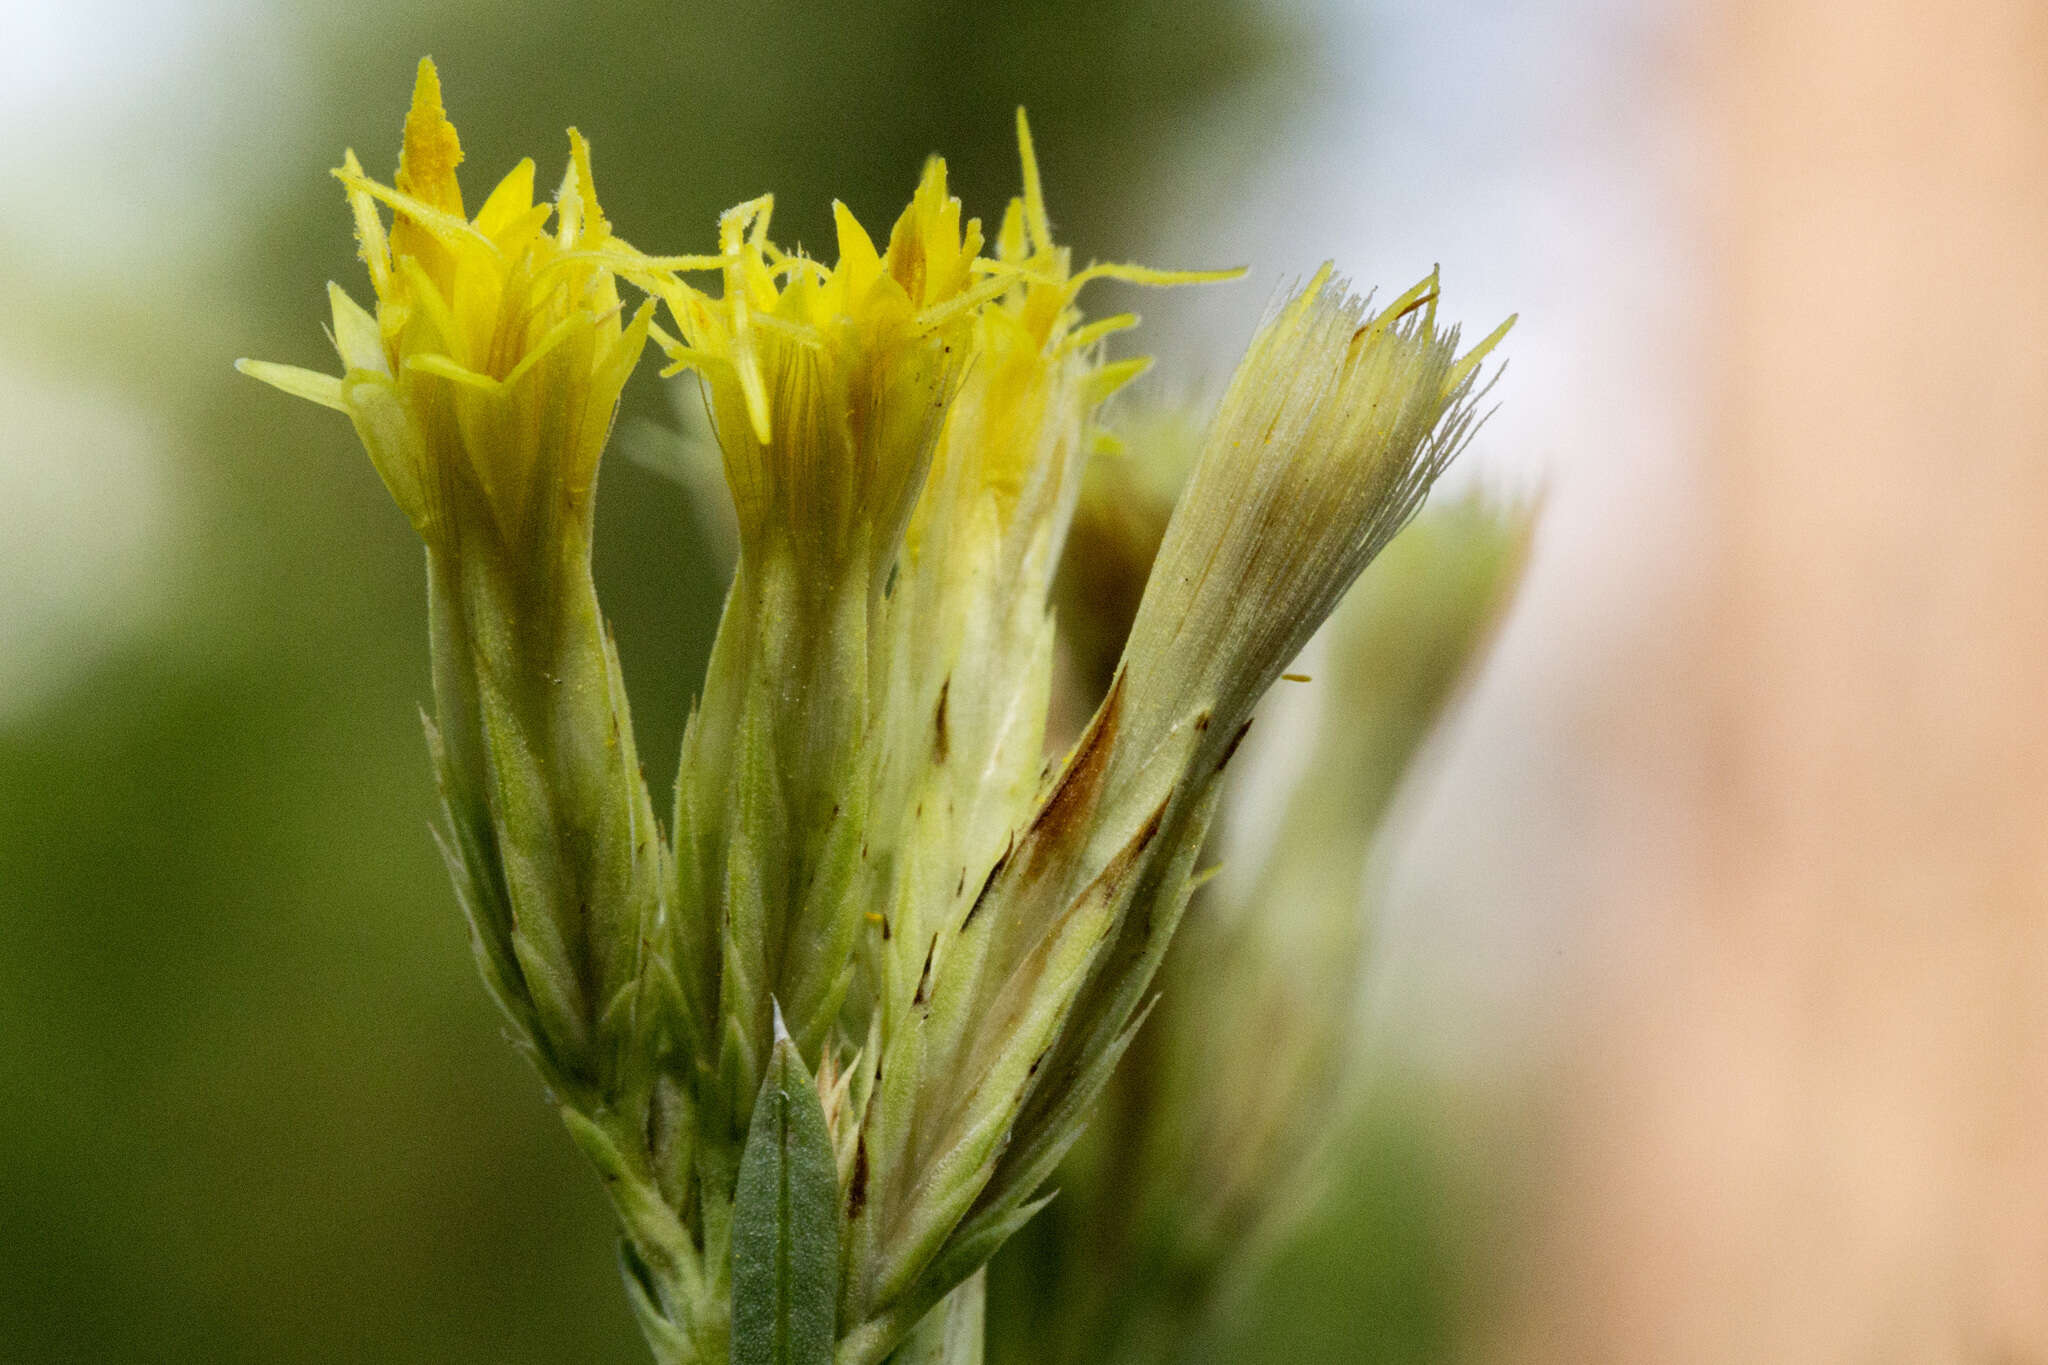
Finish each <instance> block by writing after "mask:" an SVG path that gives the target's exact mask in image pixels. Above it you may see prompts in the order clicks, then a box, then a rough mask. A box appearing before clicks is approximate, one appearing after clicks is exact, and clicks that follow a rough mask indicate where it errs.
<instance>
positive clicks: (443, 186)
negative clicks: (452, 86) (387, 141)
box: [397, 57, 464, 218]
mask: <svg viewBox="0 0 2048 1365" xmlns="http://www.w3.org/2000/svg"><path fill="white" fill-rule="evenodd" d="M461 164H462V140H461V139H460V138H458V137H456V135H455V125H454V124H452V123H450V122H449V121H448V115H447V112H446V111H445V110H443V109H442V108H441V76H440V73H439V72H437V71H436V70H435V69H434V59H433V58H432V57H422V58H420V70H419V76H418V78H417V79H416V80H415V81H414V82H413V87H412V109H411V111H410V112H409V113H407V114H406V116H405V146H404V149H403V150H401V151H400V152H399V154H398V181H397V183H398V188H399V189H400V190H401V191H403V192H404V193H406V194H409V195H411V196H413V197H414V198H415V199H418V200H420V201H421V202H423V203H425V204H428V205H430V206H432V207H434V208H437V209H439V210H440V211H441V212H443V213H452V214H454V215H455V216H456V217H458V218H460V217H463V216H464V214H463V212H462V187H461V186H460V185H458V184H457V183H456V181H455V168H456V167H457V166H459V165H461Z"/></svg>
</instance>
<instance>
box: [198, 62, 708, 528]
mask: <svg viewBox="0 0 2048 1365" xmlns="http://www.w3.org/2000/svg"><path fill="white" fill-rule="evenodd" d="M569 148H570V160H569V167H568V171H567V174H566V175H565V176H564V178H563V181H562V187H561V190H560V192H559V194H558V195H557V197H556V202H555V204H553V205H549V204H546V203H542V204H535V203H534V202H533V173H534V168H533V162H532V161H531V160H526V161H521V162H520V163H519V164H518V165H517V166H515V167H513V169H512V172H511V174H509V175H507V176H506V177H505V178H504V179H503V180H502V181H500V182H499V184H498V187H497V188H496V189H495V190H493V191H492V192H491V194H490V196H489V197H488V198H486V199H485V200H484V203H483V207H482V208H481V209H479V210H478V211H477V214H476V216H475V217H474V218H473V219H472V218H469V217H467V216H465V211H464V209H463V200H462V189H461V186H460V185H459V184H458V182H457V180H456V176H455V168H456V166H457V165H458V164H459V163H460V162H461V160H462V145H461V142H460V141H459V140H458V139H457V137H456V134H455V128H454V126H453V125H452V124H450V123H449V122H448V118H447V115H446V114H445V113H444V112H443V110H442V107H441V83H440V79H439V77H438V75H437V74H436V72H435V70H434V64H433V62H432V61H431V60H423V61H421V63H420V68H419V79H418V82H417V84H416V85H415V87H414V90H413V103H412V110H411V112H410V113H408V114H407V115H406V119H405V141H404V147H403V150H402V151H401V153H400V156H399V163H398V174H397V176H396V177H395V183H394V185H393V186H385V185H382V184H379V183H377V182H376V181H373V180H371V179H369V178H368V177H366V176H365V175H364V174H363V170H362V166H361V165H360V164H359V163H358V162H357V160H356V156H355V153H354V152H349V153H348V154H347V156H346V157H345V159H344V161H343V164H342V165H341V167H340V168H339V169H337V170H336V171H335V175H336V177H337V178H338V179H340V180H341V182H342V184H343V185H345V186H346V187H347V191H348V200H349V205H350V208H351V209H352V210H353V212H354V215H355V225H356V238H357V242H358V244H359V246H360V248H361V254H362V259H363V263H364V264H365V265H366V266H367V267H368V268H369V272H370V286H371V288H372V290H373V291H374V293H375V295H376V312H375V313H374V315H373V314H371V313H370V312H367V311H365V310H364V309H363V308H362V307H360V306H359V305H358V304H357V303H356V302H355V301H354V300H353V299H351V298H350V297H349V296H348V294H347V293H345V292H344V291H343V290H342V289H341V288H340V287H339V286H338V285H329V286H328V295H329V299H330V301H331V304H332V307H333V315H334V327H333V333H332V336H333V341H334V347H335V350H336V351H338V352H339V353H340V356H341V361H342V366H343V373H342V374H341V375H340V376H339V377H338V378H337V377H335V376H332V375H325V374H319V373H316V372H313V371H310V370H302V369H297V368H295V367H291V366H284V365H273V364H268V363H265V362H260V361H247V360H245V361H239V362H237V364H238V367H239V368H240V369H241V370H242V371H243V372H244V373H246V374H250V375H253V376H254V377H256V378H258V379H262V380H265V381H267V382H269V383H271V384H274V385H276V386H277V387H279V388H281V389H284V390H285V391H286V392H288V393H293V394H297V395H298V396H300V397H303V398H308V399H311V400H313V401H314V402H317V403H322V404H324V405H326V406H328V407H331V408H337V409H339V410H340V411H342V412H345V413H347V414H348V415H349V417H350V418H351V419H352V420H353V421H354V423H355V426H356V431H357V433H358V434H359V435H360V436H361V437H362V440H363V445H364V446H365V447H366V448H367V449H368V451H369V454H370V459H371V460H372V462H373V463H374V464H375V465H376V467H377V472H378V473H379V474H380V475H382V476H383V479H384V483H385V485H386V486H387V487H388V488H389V489H390V490H391V496H392V497H393V498H394V499H396V500H397V502H398V505H399V507H400V508H402V509H403V510H404V512H405V514H406V515H407V516H408V517H409V518H411V520H412V523H413V525H414V527H415V528H417V529H418V531H419V533H420V535H421V536H422V537H424V538H425V539H426V540H427V541H428V543H429V544H433V545H445V544H446V543H447V542H448V540H449V538H450V536H451V535H453V534H454V533H455V532H456V530H457V529H461V530H463V531H469V530H472V529H481V528H483V527H489V528H490V529H491V530H492V531H493V532H494V533H495V534H496V535H497V536H499V537H500V538H502V539H504V540H507V541H512V540H519V539H523V538H524V537H525V536H527V535H531V534H545V533H546V528H549V527H554V526H558V525H560V524H561V523H562V521H563V520H564V519H566V520H567V521H568V522H570V523H571V524H574V525H580V526H581V527H582V528H583V530H584V532H585V533H586V534H587V530H588V518H589V514H590V499H591V491H592V488H593V485H594V483H595V481H596V477H597V462H598V456H599V454H600V453H601V452H602V450H603V448H604V442H605V438H606V435H607V434H608V432H609V430H610V426H611V420H612V413H613V410H614V408H615V407H616V405H617V402H618V397H619V391H620V388H621V387H622V386H623V385H624V383H625V380H626V376H627V375H628V374H630V373H631V371H632V369H633V365H634V363H635V362H636V361H637V360H638V359H639V355H640V351H641V348H642V347H643V346H644V344H645V342H646V338H647V329H648V325H649V323H650V321H651V311H652V304H651V302H650V303H646V304H643V305H642V306H641V308H640V309H639V310H638V311H637V312H636V313H635V314H634V316H633V317H632V319H631V320H630V321H627V320H625V319H623V318H622V316H621V306H620V301H619V294H618V288H617V285H616V282H615V276H616V275H617V274H618V273H619V272H621V271H625V270H633V271H646V270H651V269H660V268H675V267H680V266H686V265H689V264H691V262H688V261H656V260H652V259H651V258H648V257H644V256H641V255H640V254H639V253H638V252H635V251H633V250H632V248H630V247H628V246H627V245H626V244H625V243H623V242H622V241H620V240H619V239H618V238H616V237H614V236H613V235H612V231H611V225H610V224H609V223H608V222H606V221H605V217H604V214H603V212H602V210H600V209H599V207H598V203H597V194H596V190H595V188H594V187H593V185H592V182H591V177H590V148H589V145H588V144H587V143H586V142H584V140H583V138H582V137H581V136H580V135H579V134H578V133H577V132H576V131H575V130H574V129H571V130H570V132H569ZM380 204H381V205H382V206H383V207H384V208H387V209H389V210H390V211H391V214H392V222H391V226H390V229H389V231H388V232H387V230H386V228H385V225H384V219H383V216H382V213H381V212H380V209H379V205H380ZM551 215H552V216H553V217H554V219H555V224H554V227H553V230H552V231H550V230H549V229H548V219H549V217H550V216H551Z"/></svg>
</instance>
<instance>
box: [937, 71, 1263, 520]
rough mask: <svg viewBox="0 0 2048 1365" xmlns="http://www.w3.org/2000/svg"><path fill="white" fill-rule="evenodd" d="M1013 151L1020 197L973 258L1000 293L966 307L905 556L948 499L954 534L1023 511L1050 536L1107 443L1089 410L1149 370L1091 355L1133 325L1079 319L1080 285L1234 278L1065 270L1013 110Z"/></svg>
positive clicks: (1130, 318)
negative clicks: (1091, 454) (956, 365)
mask: <svg viewBox="0 0 2048 1365" xmlns="http://www.w3.org/2000/svg"><path fill="white" fill-rule="evenodd" d="M1017 148H1018V153H1019V158H1020V160H1021V161H1022V163H1023V173H1024V189H1023V193H1022V194H1021V195H1019V196H1017V197H1016V198H1013V199H1012V200H1010V203H1009V207H1008V209H1007V210H1006V211H1005V213H1004V215H1003V224H1002V228H1001V230H1000V231H999V232H998V233H997V236H996V254H995V258H994V260H993V261H989V262H985V263H984V266H985V267H986V268H987V269H988V270H989V272H990V274H991V276H992V278H993V279H994V280H995V281H996V282H997V283H999V284H1001V285H1002V286H1003V288H1002V292H1001V293H1000V294H998V295H996V296H995V297H994V298H992V299H990V300H989V301H988V302H987V303H986V304H984V305H983V306H981V307H978V308H977V309H976V310H975V316H974V326H973V331H972V334H971V336H970V346H971V351H970V353H971V355H972V357H973V363H972V365H971V366H970V367H969V369H968V372H967V375H966V378H965V379H964V380H963V389H962V392H961V394H960V396H959V398H958V400H957V401H956V402H955V403H954V405H953V410H952V415H951V417H950V419H949V420H948V422H947V424H946V428H945V431H944V433H943V435H942V437H941V440H940V446H939V451H938V454H937V456H936V457H935V469H934V472H933V475H932V481H931V486H930V488H929V489H927V491H926V495H925V500H924V502H923V503H922V504H920V506H919V508H918V511H917V517H916V519H915V520H914V521H913V523H912V526H911V551H912V553H913V555H915V554H917V553H919V552H920V550H921V549H922V547H923V544H924V542H925V540H926V539H927V533H928V532H931V531H933V530H935V529H936V527H935V526H934V525H933V523H935V522H937V521H939V520H941V519H943V514H942V512H941V508H942V507H944V506H945V505H946V503H947V502H948V501H949V500H952V499H963V500H979V502H980V504H981V505H980V507H979V508H978V510H976V511H969V510H968V508H967V507H965V506H960V507H958V508H957V510H956V511H955V512H954V514H953V520H954V524H955V526H956V532H955V534H956V535H959V534H966V535H982V534H985V533H986V532H987V531H988V530H994V531H995V532H997V533H998V534H1006V533H1007V532H1009V531H1010V530H1011V529H1012V528H1013V526H1014V525H1015V524H1016V522H1017V514H1018V511H1019V508H1020V507H1023V508H1027V509H1029V511H1028V513H1027V515H1026V520H1028V521H1034V522H1035V523H1038V524H1045V525H1048V526H1049V527H1050V528H1051V529H1052V532H1053V538H1054V539H1055V540H1057V538H1058V535H1059V533H1060V530H1061V529H1062V528H1063V526H1064V520H1063V513H1064V510H1065V508H1066V507H1067V506H1068V505H1069V504H1070V503H1071V496H1072V493H1073V491H1074V480H1073V478H1072V475H1073V474H1074V473H1075V472H1076V470H1077V469H1078V466H1079V463H1080V460H1081V457H1082V456H1083V455H1084V454H1085V453H1086V452H1087V450H1088V449H1089V448H1091V447H1093V448H1113V447H1114V445H1115V443H1114V441H1113V440H1112V438H1110V436H1109V435H1108V433H1107V432H1103V431H1100V430H1098V429H1096V428H1095V427H1094V426H1093V417H1094V414H1095V410H1096V409H1097V408H1098V407H1100V406H1101V404H1102V402H1103V401H1104V400H1105V399H1107V398H1108V397H1109V396H1110V395H1111V394H1113V393H1115V392H1116V391H1117V390H1118V389H1120V388H1122V387H1123V386H1124V385H1125V384H1128V383H1129V382H1130V381H1131V380H1133V379H1135V378H1137V377H1138V376H1139V375H1140V374H1143V373H1144V372H1145V370H1146V369H1147V368H1149V367H1150V366H1151V363H1152V360H1151V357H1149V356H1133V357H1130V358H1128V359H1124V360H1117V361H1110V362H1104V361H1102V360H1101V358H1100V352H1101V349H1102V347H1101V345H1100V343H1101V342H1102V341H1103V339H1104V338H1106V337H1109V336H1111V335H1113V334H1114V333H1117V332H1121V331H1124V330H1126V329H1128V328H1131V327H1135V326H1136V325H1137V323H1138V318H1137V315H1136V314H1134V313H1120V314H1117V315H1116V316H1114V317H1107V318H1102V319H1099V320H1097V321H1094V322H1088V321H1086V320H1085V319H1084V315H1083V314H1082V312H1081V310H1080V308H1079V307H1078V306H1077V299H1078V297H1079V295H1080V292H1081V290H1082V288H1083V286H1085V285H1087V284H1088V283H1089V282H1090V281H1092V280H1098V279H1117V280H1123V281H1126V282H1128V283H1133V284H1146V285H1173V284H1194V283H1199V282H1203V281H1210V280H1228V279H1235V278H1237V277H1238V276H1239V275H1242V274H1243V273H1244V272H1243V270H1242V269H1234V270H1156V269H1153V268H1150V267H1147V266H1138V265H1121V264H1097V265H1090V266H1088V267H1087V268H1086V269H1083V270H1081V271H1078V272H1076V271H1075V270H1074V269H1073V264H1072V253H1071V252H1070V250H1069V249H1068V248H1066V247H1063V246H1059V245H1057V244H1056V243H1055V242H1054V241H1053V237H1052V223H1051V219H1050V217H1049V216H1048V214H1047V212H1046V205H1045V192H1044V188H1043V186H1042V184H1041V181H1040V178H1039V171H1038V157H1037V153H1036V150H1035V149H1034V147H1033V144H1032V140H1031V127H1030V124H1029V123H1028V122H1027V121H1026V120H1025V117H1024V111H1023V110H1022V109H1019V110H1018V111H1017ZM1031 514H1036V516H1033V515H1031Z"/></svg>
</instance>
